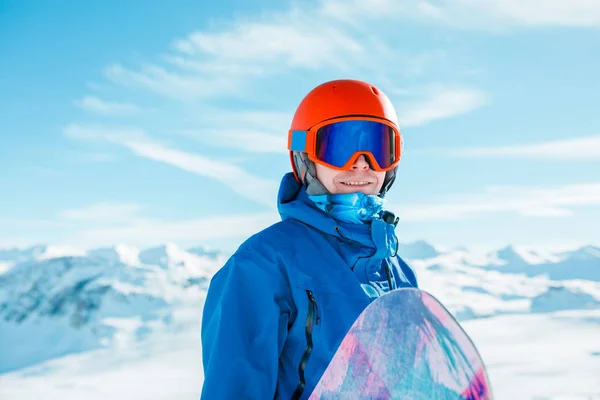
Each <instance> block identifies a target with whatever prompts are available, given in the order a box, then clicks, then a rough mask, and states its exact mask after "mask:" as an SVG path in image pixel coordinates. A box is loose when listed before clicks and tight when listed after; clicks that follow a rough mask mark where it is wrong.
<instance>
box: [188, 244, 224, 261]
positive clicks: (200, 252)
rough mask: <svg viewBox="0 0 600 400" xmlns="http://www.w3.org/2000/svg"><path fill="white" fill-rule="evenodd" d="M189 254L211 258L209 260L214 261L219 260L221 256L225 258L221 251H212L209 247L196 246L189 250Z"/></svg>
mask: <svg viewBox="0 0 600 400" xmlns="http://www.w3.org/2000/svg"><path fill="white" fill-rule="evenodd" d="M187 252H188V253H191V254H195V255H197V256H202V257H209V258H213V259H217V258H219V257H220V256H223V255H224V253H223V252H222V251H220V250H216V249H211V248H209V247H207V246H196V247H192V248H189V249H187Z"/></svg>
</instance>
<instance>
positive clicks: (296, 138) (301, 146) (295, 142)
mask: <svg viewBox="0 0 600 400" xmlns="http://www.w3.org/2000/svg"><path fill="white" fill-rule="evenodd" d="M306 135H307V132H306V131H291V137H292V138H291V141H290V150H291V151H300V152H303V153H305V152H306V151H307V149H306Z"/></svg>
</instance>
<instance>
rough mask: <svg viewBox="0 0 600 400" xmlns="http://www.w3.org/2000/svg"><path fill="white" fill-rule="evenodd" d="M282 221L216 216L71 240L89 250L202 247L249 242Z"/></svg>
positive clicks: (85, 232) (140, 223) (84, 232)
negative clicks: (247, 239)
mask: <svg viewBox="0 0 600 400" xmlns="http://www.w3.org/2000/svg"><path fill="white" fill-rule="evenodd" d="M279 220H280V218H279V216H278V215H277V213H276V212H266V213H252V214H227V215H216V216H211V217H206V218H196V219H186V220H182V221H158V220H151V219H139V220H136V221H132V222H131V223H129V224H126V225H124V226H112V227H104V228H102V227H100V228H99V227H90V228H83V229H81V230H79V231H78V232H77V234H76V235H74V236H73V237H72V238H70V239H69V243H74V244H76V245H78V246H86V247H87V246H94V247H96V246H103V245H114V244H115V243H128V244H132V245H137V246H147V245H155V244H160V243H166V242H171V241H172V242H190V243H191V242H194V243H201V242H206V241H212V240H220V239H227V238H245V237H248V236H250V235H252V234H255V233H256V232H258V231H260V230H262V229H264V228H266V227H268V226H269V225H271V224H273V223H275V222H277V221H279Z"/></svg>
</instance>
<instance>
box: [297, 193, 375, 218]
mask: <svg viewBox="0 0 600 400" xmlns="http://www.w3.org/2000/svg"><path fill="white" fill-rule="evenodd" d="M308 197H309V198H310V199H311V200H312V201H313V202H314V203H315V204H316V205H317V207H319V208H320V209H321V210H323V211H324V212H325V213H327V214H329V215H331V216H332V217H333V218H335V219H337V220H340V221H344V222H351V223H355V224H360V223H365V222H369V221H371V220H373V219H378V218H379V217H380V212H381V211H382V209H383V204H384V202H385V200H384V199H382V198H381V197H379V196H375V195H372V194H364V193H361V192H358V193H343V194H320V195H310V196H308Z"/></svg>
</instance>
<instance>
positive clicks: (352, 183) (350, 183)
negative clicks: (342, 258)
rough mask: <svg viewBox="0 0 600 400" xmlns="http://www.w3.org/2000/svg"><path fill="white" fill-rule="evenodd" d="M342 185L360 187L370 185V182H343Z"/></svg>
mask: <svg viewBox="0 0 600 400" xmlns="http://www.w3.org/2000/svg"><path fill="white" fill-rule="evenodd" d="M342 183H343V184H344V185H350V186H359V185H368V184H369V183H370V182H367V181H363V182H342Z"/></svg>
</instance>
